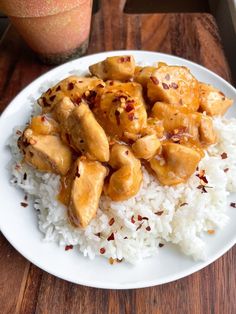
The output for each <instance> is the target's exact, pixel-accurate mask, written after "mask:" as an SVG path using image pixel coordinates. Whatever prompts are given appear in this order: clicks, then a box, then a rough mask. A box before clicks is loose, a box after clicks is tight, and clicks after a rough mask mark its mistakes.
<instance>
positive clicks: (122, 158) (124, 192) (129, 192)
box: [104, 144, 142, 201]
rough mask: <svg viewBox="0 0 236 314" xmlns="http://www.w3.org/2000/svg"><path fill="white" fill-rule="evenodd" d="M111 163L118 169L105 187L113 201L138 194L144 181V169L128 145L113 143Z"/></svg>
mask: <svg viewBox="0 0 236 314" xmlns="http://www.w3.org/2000/svg"><path fill="white" fill-rule="evenodd" d="M109 165H110V166H111V167H112V168H113V169H115V170H116V171H115V172H114V173H113V174H112V175H111V177H110V180H109V183H108V185H105V187H104V192H105V194H106V195H108V196H109V197H110V198H111V199H112V200H113V201H123V200H127V199H129V198H130V197H132V196H134V195H135V194H137V192H138V191H139V189H140V185H141V183H142V169H141V163H140V161H139V160H138V159H137V158H135V156H134V155H133V153H132V151H131V149H130V148H129V147H128V146H126V145H121V144H115V145H113V146H112V148H111V156H110V160H109Z"/></svg>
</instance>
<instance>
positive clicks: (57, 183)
mask: <svg viewBox="0 0 236 314" xmlns="http://www.w3.org/2000/svg"><path fill="white" fill-rule="evenodd" d="M89 70H90V73H91V76H89V75H87V76H81V75H80V76H77V75H73V76H69V77H67V78H64V79H63V80H61V81H59V82H58V83H57V84H56V85H54V86H50V87H49V88H48V89H47V88H46V86H45V87H44V90H46V91H45V92H44V93H43V94H42V95H41V96H40V97H39V99H38V104H39V106H38V107H37V106H36V107H37V113H35V114H33V115H32V117H31V119H30V121H29V123H28V124H27V125H26V126H25V127H24V129H23V130H22V131H19V130H18V131H17V132H18V133H17V142H18V147H19V150H20V157H18V159H17V160H18V162H17V163H16V164H15V166H14V171H13V173H14V177H15V178H16V179H15V181H16V184H19V185H20V186H21V187H22V188H23V189H25V191H27V192H28V193H30V194H32V195H34V196H35V197H36V201H37V203H35V207H36V208H37V209H38V210H39V211H40V214H39V221H40V230H42V231H43V232H45V233H46V234H47V237H48V238H49V239H51V238H52V239H54V237H56V240H57V241H59V242H60V243H64V244H65V245H74V244H79V245H80V250H81V251H82V252H83V253H84V254H85V255H89V256H90V257H93V256H94V255H97V254H100V255H105V256H106V257H108V258H112V259H113V260H121V259H123V258H125V259H126V260H128V261H130V262H132V263H133V262H134V261H135V260H138V259H140V258H142V257H145V256H150V255H153V254H155V253H154V251H155V250H156V249H157V248H158V247H162V246H163V243H162V242H160V241H164V242H172V243H175V244H178V245H179V246H180V247H181V249H182V251H184V252H185V253H186V254H187V255H191V256H193V257H194V258H203V253H202V252H205V251H204V248H203V240H201V239H200V237H201V235H202V233H203V232H204V231H207V230H213V229H214V228H217V227H220V226H223V225H224V224H225V223H226V221H227V218H226V216H225V215H224V213H223V211H222V212H221V209H219V208H218V207H217V206H222V208H223V207H224V206H223V204H224V203H223V201H222V199H224V202H226V198H227V193H228V190H229V189H230V190H234V189H235V190H236V182H234V179H232V175H231V174H230V173H231V172H230V170H229V161H231V162H232V158H233V157H232V156H233V154H234V152H235V151H236V148H234V147H236V143H234V141H235V140H234V138H236V136H231V133H230V132H231V131H230V130H231V129H232V130H234V128H235V126H233V125H234V123H235V122H234V121H233V122H230V121H227V120H222V118H221V117H220V116H222V115H223V114H224V113H225V112H226V110H227V109H228V108H229V107H230V106H231V105H232V100H231V99H229V98H227V97H226V96H225V95H224V94H223V93H222V92H221V91H219V90H217V89H216V88H214V87H213V86H211V85H207V84H205V83H202V82H199V81H198V80H197V78H195V77H194V76H193V74H192V73H191V72H190V70H189V69H188V68H186V67H183V66H176V65H167V64H166V63H163V62H158V63H156V64H155V65H150V66H144V67H143V66H141V65H140V64H135V60H134V58H133V56H126V55H124V56H115V57H108V58H106V59H105V60H103V61H101V62H98V63H96V64H93V65H90V66H89ZM224 130H227V131H224ZM235 130H236V128H235ZM15 150H16V148H14V151H15ZM225 150H228V151H225ZM18 153H19V151H18ZM17 156H18V155H17ZM232 171H233V170H232ZM19 180H20V183H19ZM220 195H221V196H220ZM55 235H56V236H55ZM142 249H143V252H142Z"/></svg>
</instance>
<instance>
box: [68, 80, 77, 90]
mask: <svg viewBox="0 0 236 314" xmlns="http://www.w3.org/2000/svg"><path fill="white" fill-rule="evenodd" d="M74 85H75V84H74V83H72V82H70V83H68V85H67V90H72V89H73V88H74Z"/></svg>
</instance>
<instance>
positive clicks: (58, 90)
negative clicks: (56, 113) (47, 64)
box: [38, 76, 105, 113]
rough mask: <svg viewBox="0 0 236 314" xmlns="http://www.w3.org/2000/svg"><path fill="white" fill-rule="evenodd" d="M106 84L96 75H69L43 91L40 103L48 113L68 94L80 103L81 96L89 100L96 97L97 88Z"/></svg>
mask: <svg viewBox="0 0 236 314" xmlns="http://www.w3.org/2000/svg"><path fill="white" fill-rule="evenodd" d="M104 86H105V83H104V82H103V81H102V80H100V79H98V78H96V77H79V76H69V77H67V78H66V79H64V80H62V81H60V82H59V83H58V84H56V85H55V86H53V87H52V88H49V89H48V90H47V91H46V92H45V93H43V94H42V96H41V97H40V98H39V99H38V103H39V105H40V106H41V107H42V109H43V112H44V113H47V112H50V111H52V109H53V108H54V106H55V105H56V104H57V103H58V102H59V101H60V100H61V99H62V98H64V97H66V96H67V97H69V98H70V99H71V100H72V101H73V102H75V103H79V102H80V101H81V98H85V99H87V100H88V102H89V100H90V99H91V97H95V95H96V90H97V89H100V88H103V87H104Z"/></svg>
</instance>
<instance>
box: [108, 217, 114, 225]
mask: <svg viewBox="0 0 236 314" xmlns="http://www.w3.org/2000/svg"><path fill="white" fill-rule="evenodd" d="M114 222H115V219H114V218H111V219H110V221H109V226H112V225H113V224H114Z"/></svg>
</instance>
